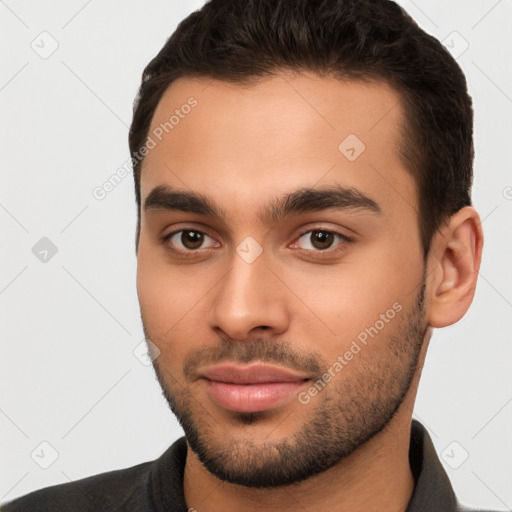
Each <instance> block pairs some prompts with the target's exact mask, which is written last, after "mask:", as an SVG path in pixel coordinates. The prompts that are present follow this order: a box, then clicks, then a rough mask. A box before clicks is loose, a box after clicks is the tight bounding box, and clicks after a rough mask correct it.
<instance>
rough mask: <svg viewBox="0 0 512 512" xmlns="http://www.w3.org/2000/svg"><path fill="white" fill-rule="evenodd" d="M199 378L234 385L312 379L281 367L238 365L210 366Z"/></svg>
mask: <svg viewBox="0 0 512 512" xmlns="http://www.w3.org/2000/svg"><path fill="white" fill-rule="evenodd" d="M199 376H200V377H202V378H205V379H209V380H215V381H218V382H229V383H233V384H260V383H265V382H296V381H301V380H307V379H309V378H310V377H309V376H308V375H305V374H302V373H294V372H292V371H291V370H287V369H285V368H281V367H279V366H269V365H263V364H254V365H250V366H247V365H246V366H240V365H236V364H221V365H218V366H210V367H208V368H205V369H203V370H201V371H200V372H199Z"/></svg>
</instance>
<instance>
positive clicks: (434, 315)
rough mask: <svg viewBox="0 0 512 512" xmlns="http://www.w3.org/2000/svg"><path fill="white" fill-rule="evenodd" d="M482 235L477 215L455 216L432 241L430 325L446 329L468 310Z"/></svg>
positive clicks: (466, 211)
mask: <svg viewBox="0 0 512 512" xmlns="http://www.w3.org/2000/svg"><path fill="white" fill-rule="evenodd" d="M482 246H483V233H482V227H481V222H480V217H479V215H478V213H477V211H476V210H475V209H474V208H473V207H471V206H466V207H464V208H462V209H461V210H459V211H458V212H457V213H455V214H454V215H453V216H452V217H451V218H450V220H449V222H448V223H447V224H446V225H445V226H443V227H442V228H441V229H440V230H439V232H438V233H437V235H436V236H435V237H434V239H433V241H432V247H431V251H430V253H429V254H430V255H429V268H431V269H432V270H431V272H430V276H429V288H430V293H429V295H430V297H429V299H430V300H429V302H430V307H429V324H430V325H431V326H432V327H446V326H448V325H451V324H454V323H455V322H457V321H459V320H460V319H461V318H462V317H463V316H464V315H465V313H466V311H467V310H468V309H469V306H470V305H471V302H472V301H473V296H474V294H475V289H476V281H477V277H478V270H479V269H480V261H481V257H482Z"/></svg>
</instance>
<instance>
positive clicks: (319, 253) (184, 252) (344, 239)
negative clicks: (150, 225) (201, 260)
mask: <svg viewBox="0 0 512 512" xmlns="http://www.w3.org/2000/svg"><path fill="white" fill-rule="evenodd" d="M184 231H191V232H193V233H199V234H202V235H206V236H208V237H209V238H212V239H213V237H212V236H210V235H209V234H208V233H205V232H204V231H200V230H198V229H193V228H183V229H179V230H177V231H173V232H172V233H169V234H168V235H165V236H164V237H163V238H162V240H161V242H162V245H164V246H165V247H166V249H168V250H169V251H171V252H173V253H175V254H179V255H181V256H184V257H193V256H194V255H197V254H198V253H201V252H202V251H204V250H205V249H195V250H194V249H176V248H174V247H171V246H170V244H169V240H170V239H171V238H172V237H173V236H174V235H177V234H178V233H183V232H184ZM314 232H322V233H328V234H331V235H334V236H337V237H339V238H340V239H341V243H340V244H338V245H335V246H334V248H333V247H329V248H327V249H323V250H322V249H318V250H313V249H300V248H299V250H302V251H306V252H307V253H309V254H310V256H312V257H314V258H321V257H323V255H325V254H329V255H331V256H332V255H333V253H341V252H343V251H345V250H346V249H347V245H349V244H351V243H352V242H353V239H352V238H350V237H348V236H346V235H344V234H343V233H340V232H339V231H336V230H332V229H323V228H321V227H318V228H313V229H307V230H305V231H303V232H301V233H300V234H299V235H298V236H297V237H296V240H299V239H300V238H302V237H303V236H304V235H307V234H308V233H314ZM340 246H341V247H340ZM315 253H316V254H315Z"/></svg>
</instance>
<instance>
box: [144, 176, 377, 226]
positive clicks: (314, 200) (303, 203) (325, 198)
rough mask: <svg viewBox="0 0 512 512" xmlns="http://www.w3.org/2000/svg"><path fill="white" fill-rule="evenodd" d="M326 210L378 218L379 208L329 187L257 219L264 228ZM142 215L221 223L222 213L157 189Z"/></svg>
mask: <svg viewBox="0 0 512 512" xmlns="http://www.w3.org/2000/svg"><path fill="white" fill-rule="evenodd" d="M328 209H340V210H361V211H363V212H366V213H372V214H377V215H379V214H381V213H382V210H381V208H380V206H379V204H378V203H377V202H376V201H375V200H373V199H371V198H370V197H368V196H367V195H366V194H364V193H363V192H361V191H360V190H358V189H356V188H353V187H344V186H341V185H333V186H329V187H322V188H307V187H303V188H299V189H297V190H294V191H293V192H290V193H288V194H285V195H284V196H283V197H280V198H276V199H274V200H272V201H271V202H270V203H269V204H268V205H267V207H266V208H265V209H264V210H262V211H261V212H260V213H259V215H258V217H259V219H260V220H261V221H262V222H263V223H265V224H268V225H270V224H274V223H276V222H278V221H280V220H281V219H283V218H285V217H287V216H289V215H293V214H300V213H305V212H313V211H322V210H328ZM144 210H145V211H146V212H148V213H149V212H160V211H180V212H187V213H195V214H198V215H204V216H208V217H213V218H216V219H218V220H220V221H224V220H225V219H227V218H228V217H229V216H228V215H227V213H226V211H225V210H224V209H223V208H221V207H220V206H219V205H218V204H216V203H215V201H213V200H212V199H210V198H208V197H207V196H206V195H203V194H200V193H197V192H187V191H182V190H174V189H172V188H171V187H169V186H167V185H158V186H157V187H155V188H154V189H153V190H152V191H151V192H150V193H149V194H148V196H147V197H146V199H145V201H144Z"/></svg>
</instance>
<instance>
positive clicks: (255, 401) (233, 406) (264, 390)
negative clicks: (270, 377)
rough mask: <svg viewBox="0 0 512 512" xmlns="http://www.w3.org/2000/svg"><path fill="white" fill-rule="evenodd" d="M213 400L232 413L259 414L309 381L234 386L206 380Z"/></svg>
mask: <svg viewBox="0 0 512 512" xmlns="http://www.w3.org/2000/svg"><path fill="white" fill-rule="evenodd" d="M204 382H205V383H206V388H207V390H208V393H209V394H210V396H211V397H212V398H213V400H214V401H215V402H216V403H217V404H218V405H220V406H221V407H224V408H225V409H229V410H231V411H237V412H258V411H264V410H266V409H270V408H271V407H274V406H276V405H277V404H279V403H280V402H282V401H283V400H284V399H285V398H287V397H289V396H290V395H292V394H294V393H295V392H296V391H297V390H298V389H300V388H301V387H303V386H304V385H305V384H306V383H307V382H308V381H304V380H300V381H292V382H264V383H260V384H232V383H227V382H218V381H214V380H208V379H204Z"/></svg>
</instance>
